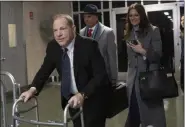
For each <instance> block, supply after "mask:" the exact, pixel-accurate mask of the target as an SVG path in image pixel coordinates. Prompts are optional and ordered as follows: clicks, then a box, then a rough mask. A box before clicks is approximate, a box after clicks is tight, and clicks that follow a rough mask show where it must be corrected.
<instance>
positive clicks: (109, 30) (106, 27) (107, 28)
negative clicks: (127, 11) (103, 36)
mask: <svg viewBox="0 0 185 127" xmlns="http://www.w3.org/2000/svg"><path fill="white" fill-rule="evenodd" d="M100 25H101V26H102V27H103V28H104V30H105V31H108V32H112V31H113V29H112V28H110V27H108V26H105V25H104V24H102V23H100Z"/></svg>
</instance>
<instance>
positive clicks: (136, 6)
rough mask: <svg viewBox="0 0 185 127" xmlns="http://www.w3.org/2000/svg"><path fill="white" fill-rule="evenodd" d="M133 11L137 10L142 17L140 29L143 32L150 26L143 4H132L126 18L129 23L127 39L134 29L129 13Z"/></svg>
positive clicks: (127, 24)
mask: <svg viewBox="0 0 185 127" xmlns="http://www.w3.org/2000/svg"><path fill="white" fill-rule="evenodd" d="M132 9H135V10H136V11H137V12H138V14H139V16H140V23H139V28H140V30H141V31H144V29H145V28H148V26H149V24H150V23H149V20H148V17H147V15H146V12H145V9H144V7H143V6H142V5H141V4H138V3H135V4H132V5H131V6H130V7H129V9H128V13H127V18H126V21H127V23H126V35H125V37H126V38H128V37H129V36H130V32H131V30H132V28H133V26H132V24H131V22H130V19H129V13H130V11H131V10H132Z"/></svg>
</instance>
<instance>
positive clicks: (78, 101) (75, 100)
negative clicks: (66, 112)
mask: <svg viewBox="0 0 185 127" xmlns="http://www.w3.org/2000/svg"><path fill="white" fill-rule="evenodd" d="M83 102H84V97H83V96H82V94H81V93H77V94H76V95H74V96H72V97H71V98H70V99H69V101H68V103H69V105H70V106H71V108H80V107H81V106H82V105H83Z"/></svg>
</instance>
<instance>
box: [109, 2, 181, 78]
mask: <svg viewBox="0 0 185 127" xmlns="http://www.w3.org/2000/svg"><path fill="white" fill-rule="evenodd" d="M180 6H181V4H180V3H177V2H175V3H164V4H152V5H144V7H145V11H146V12H153V11H165V10H172V17H173V20H172V21H173V27H174V28H173V35H174V58H175V59H174V61H176V62H175V64H174V65H175V73H179V66H180V53H181V43H180V38H179V36H180V28H179V26H180ZM127 11H128V7H123V8H115V9H112V24H111V27H112V28H113V30H114V33H115V42H116V43H117V33H116V32H117V30H116V29H117V28H116V25H117V24H116V15H117V14H126V13H127ZM118 77H119V78H121V77H124V78H125V77H126V73H125V72H118ZM119 78H118V80H122V78H121V79H119Z"/></svg>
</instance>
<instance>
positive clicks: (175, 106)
mask: <svg viewBox="0 0 185 127" xmlns="http://www.w3.org/2000/svg"><path fill="white" fill-rule="evenodd" d="M59 93H60V87H59V86H58V85H53V84H49V85H47V86H46V87H45V88H44V89H43V91H42V92H41V94H40V95H39V97H38V102H39V115H40V121H42V122H47V121H48V120H53V121H62V119H63V116H62V114H63V111H62V110H61V107H60V101H59V100H60V96H59ZM183 100H184V96H183V95H182V94H181V95H180V96H179V97H177V98H173V99H167V100H164V103H165V104H164V106H165V110H166V120H167V127H183V120H184V116H183V115H184V110H183V107H184V101H183ZM31 104H33V103H31V101H30V102H29V103H27V104H23V105H22V104H20V109H24V108H26V107H29V106H30V105H31ZM6 106H7V110H8V111H7V112H8V113H7V114H8V123H9V126H8V127H10V124H11V110H12V99H10V98H9V99H7V105H6ZM127 113H128V111H127V109H126V110H124V111H122V112H121V113H120V114H118V115H117V116H115V117H114V118H112V119H108V120H107V126H106V127H123V125H124V123H125V120H126V117H127ZM23 116H24V118H25V119H35V117H34V116H35V113H34V111H30V112H28V113H26V114H23ZM1 118H2V117H1ZM1 126H2V125H1ZM2 127H3V126H2ZM20 127H35V125H30V124H25V123H20ZM41 127H43V126H41ZM69 127H72V123H70V124H69Z"/></svg>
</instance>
